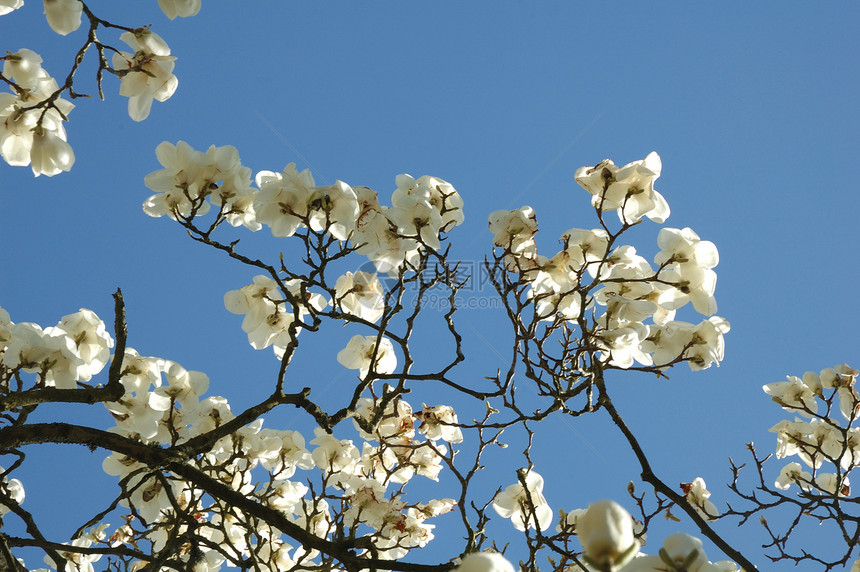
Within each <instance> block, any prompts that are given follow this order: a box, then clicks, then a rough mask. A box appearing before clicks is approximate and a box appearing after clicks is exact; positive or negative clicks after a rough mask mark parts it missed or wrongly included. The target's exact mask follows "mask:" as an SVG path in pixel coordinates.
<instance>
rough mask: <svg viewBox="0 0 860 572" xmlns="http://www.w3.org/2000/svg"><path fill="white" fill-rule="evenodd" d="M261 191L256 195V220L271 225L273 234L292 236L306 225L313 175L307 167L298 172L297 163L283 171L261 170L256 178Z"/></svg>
mask: <svg viewBox="0 0 860 572" xmlns="http://www.w3.org/2000/svg"><path fill="white" fill-rule="evenodd" d="M256 181H257V186H258V187H259V188H260V191H259V192H258V193H257V194H256V196H255V197H254V211H255V212H256V213H257V221H258V222H260V223H261V224H264V225H266V226H268V227H269V228H270V229H271V231H272V236H292V235H293V234H295V233H296V230H298V229H299V228H300V227H301V226H304V224H305V221H306V220H307V216H308V199H309V198H310V196H311V189H313V187H314V178H313V175H311V172H310V171H309V170H308V169H305V170H303V171H302V172H299V171H298V169H296V164H295V163H290V164H289V165H287V166H286V167H284V171H283V172H282V173H273V172H272V171H260V172H259V173H257V177H256Z"/></svg>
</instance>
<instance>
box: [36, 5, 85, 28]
mask: <svg viewBox="0 0 860 572" xmlns="http://www.w3.org/2000/svg"><path fill="white" fill-rule="evenodd" d="M44 4H45V17H46V18H47V19H48V24H49V25H50V26H51V29H52V30H54V31H55V32H56V33H58V34H60V35H61V36H65V35H66V34H70V33H71V32H74V31H75V30H77V29H78V28H80V27H81V13H82V12H83V9H84V5H83V4H82V3H81V1H80V0H44Z"/></svg>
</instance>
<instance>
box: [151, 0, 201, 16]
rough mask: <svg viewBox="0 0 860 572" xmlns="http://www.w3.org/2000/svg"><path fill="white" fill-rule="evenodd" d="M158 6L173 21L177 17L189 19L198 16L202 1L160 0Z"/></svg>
mask: <svg viewBox="0 0 860 572" xmlns="http://www.w3.org/2000/svg"><path fill="white" fill-rule="evenodd" d="M158 6H159V7H160V8H161V11H162V12H164V15H165V16H167V17H168V18H170V19H171V20H173V19H175V18H176V17H177V16H179V17H180V18H188V17H189V16H196V15H197V13H198V12H199V11H200V7H201V0H158Z"/></svg>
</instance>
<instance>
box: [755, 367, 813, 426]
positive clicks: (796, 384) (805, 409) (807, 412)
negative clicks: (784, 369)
mask: <svg viewBox="0 0 860 572" xmlns="http://www.w3.org/2000/svg"><path fill="white" fill-rule="evenodd" d="M786 379H787V380H788V381H778V382H776V383H768V384H767V385H763V386H762V389H763V390H764V392H765V393H767V394H768V395H770V396H771V397H773V400H774V401H775V402H776V403H777V404H779V405H781V406H782V408H783V409H785V410H786V411H795V412H797V413H798V414H800V415H803V416H804V417H812V414H814V413H815V412H817V411H818V403H817V401H816V399H815V391H814V389H813V388H811V387H809V386H808V385H806V383H805V382H804V380H803V379H800V378H799V377H796V376H793V375H790V376H787V378H786ZM804 379H808V377H807V376H804Z"/></svg>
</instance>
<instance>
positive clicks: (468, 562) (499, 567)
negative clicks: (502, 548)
mask: <svg viewBox="0 0 860 572" xmlns="http://www.w3.org/2000/svg"><path fill="white" fill-rule="evenodd" d="M455 572H514V567H513V565H512V564H511V563H510V562H509V561H508V559H507V558H505V557H504V556H502V555H501V554H499V553H498V552H473V553H471V554H469V555H467V556H465V557H463V559H462V560H461V561H460V565H459V566H457V568H455Z"/></svg>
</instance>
